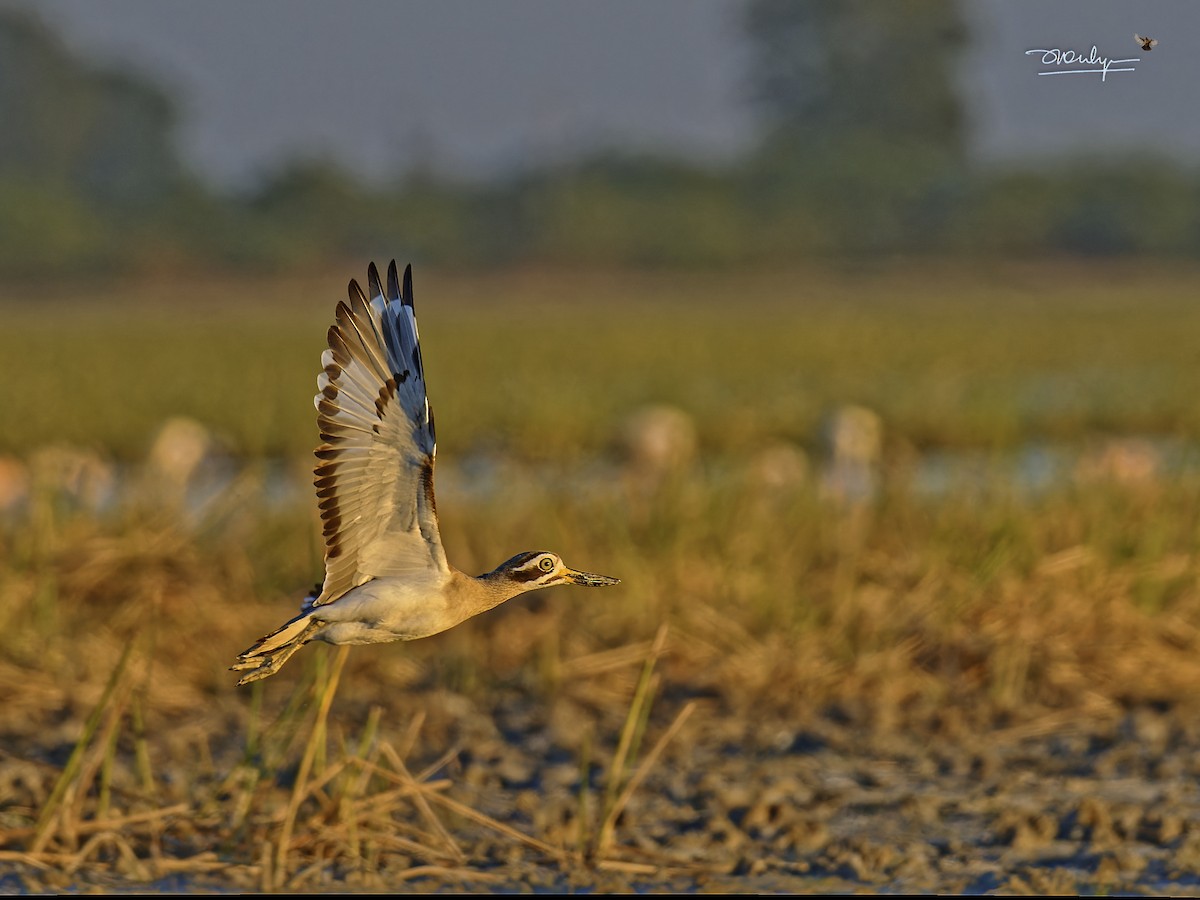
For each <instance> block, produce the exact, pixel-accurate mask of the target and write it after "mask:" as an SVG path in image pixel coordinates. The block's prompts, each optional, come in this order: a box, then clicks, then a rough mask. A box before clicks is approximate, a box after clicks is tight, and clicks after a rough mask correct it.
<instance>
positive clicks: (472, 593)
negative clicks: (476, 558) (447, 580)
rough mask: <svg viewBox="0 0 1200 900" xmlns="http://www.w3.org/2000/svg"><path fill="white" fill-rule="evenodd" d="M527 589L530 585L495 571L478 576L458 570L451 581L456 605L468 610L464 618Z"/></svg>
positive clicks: (490, 607) (496, 604) (494, 605)
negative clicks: (516, 581) (519, 582)
mask: <svg viewBox="0 0 1200 900" xmlns="http://www.w3.org/2000/svg"><path fill="white" fill-rule="evenodd" d="M527 590H529V588H528V587H526V586H524V585H521V584H517V583H515V582H513V581H512V580H510V579H508V578H505V577H503V576H501V575H497V574H496V573H495V572H488V573H486V574H484V575H479V576H478V577H476V576H473V575H467V574H465V573H463V572H457V571H456V572H455V573H454V575H453V576H452V581H451V595H452V596H453V597H454V598H455V602H456V605H458V606H460V607H461V608H462V610H463V611H464V612H466V614H467V615H466V616H465V617H464V618H468V617H470V616H476V615H479V613H481V612H487V611H488V610H489V609H493V608H495V607H497V606H499V605H500V604H501V603H503V602H504V601H505V600H511V599H512V598H513V597H515V596H517V594H523V593H525V591H527Z"/></svg>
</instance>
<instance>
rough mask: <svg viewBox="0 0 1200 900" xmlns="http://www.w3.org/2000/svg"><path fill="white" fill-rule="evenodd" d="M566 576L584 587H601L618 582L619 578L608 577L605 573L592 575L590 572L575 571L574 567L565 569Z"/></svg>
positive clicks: (619, 581)
mask: <svg viewBox="0 0 1200 900" xmlns="http://www.w3.org/2000/svg"><path fill="white" fill-rule="evenodd" d="M567 577H568V578H570V579H571V580H572V581H573V582H575V584H581V585H583V586H584V587H603V586H604V585H606V584H620V583H621V579H620V578H609V577H608V576H607V575H593V574H592V573H591V572H576V571H575V570H574V569H567Z"/></svg>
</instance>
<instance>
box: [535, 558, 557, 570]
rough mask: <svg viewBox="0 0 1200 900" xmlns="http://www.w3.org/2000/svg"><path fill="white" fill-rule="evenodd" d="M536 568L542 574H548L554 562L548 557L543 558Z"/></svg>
mask: <svg viewBox="0 0 1200 900" xmlns="http://www.w3.org/2000/svg"><path fill="white" fill-rule="evenodd" d="M538 568H539V569H541V570H542V571H543V572H549V571H550V570H551V569H553V568H554V560H553V559H552V558H551V557H549V556H543V557H542V558H541V560H540V561H539V562H538Z"/></svg>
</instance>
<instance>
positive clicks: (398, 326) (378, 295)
mask: <svg viewBox="0 0 1200 900" xmlns="http://www.w3.org/2000/svg"><path fill="white" fill-rule="evenodd" d="M367 287H368V290H369V291H370V297H369V299H368V296H367V295H366V294H364V293H363V291H362V289H361V288H360V287H359V285H358V283H357V282H356V281H353V280H352V281H351V282H350V290H349V293H350V297H349V302H348V303H347V302H345V301H343V302H340V303H338V306H337V310H336V313H335V317H334V324H333V326H332V327H331V328H330V329H329V333H328V341H329V349H328V350H326V351H325V352H324V353H322V354H321V366H322V371H321V373H320V375H318V376H317V391H318V392H317V395H316V397H315V398H314V403H315V404H316V407H317V427H318V429H319V431H320V436H321V441H322V443H321V445H320V446H319V447H317V450H316V455H317V460H318V462H317V466H316V469H315V478H314V484H315V486H316V489H317V504H318V506H319V508H320V510H321V520H322V523H323V533H324V539H325V579H324V581H323V582H322V583H321V584H320V585H318V587H317V588H316V589H314V591H313V592H312V593H311V594H310V595H309V596H308V597H306V598H305V599H304V602H303V605H302V606H301V610H300V614H299V615H298V616H296V617H295V618H293V619H291V620H290V621H288V622H287V623H286V624H284V625H283V627H281V628H279V629H278V630H277V631H274V632H272V633H271V634H268V635H267V636H265V637H263V638H261V639H259V640H258V642H256V643H255V644H254V646H252V647H250V648H249V649H248V650H246V651H244V652H243V653H241V654H240V655H239V656H238V661H237V662H236V663H234V665H233V666H231V667H230V668H232V669H234V670H243V671H246V674H245V675H243V676H242V678H241V680H240V681H239V682H238V684H246V683H248V682H251V681H257V680H258V679H260V678H266V677H267V676H268V675H273V674H275V673H276V672H278V671H279V669H280V667H281V666H282V665H283V664H284V663H285V662H287V660H288V658H289V657H291V655H292V654H293V653H295V652H296V651H297V650H299V649H300V648H301V647H302V646H304V644H306V643H308V642H309V641H313V640H321V641H326V642H328V643H331V644H374V643H381V642H385V641H407V640H414V639H416V638H422V637H428V636H429V635H432V634H437V633H438V632H440V631H445V630H446V629H447V628H451V627H453V626H455V625H457V624H458V623H460V622H462V621H464V620H465V619H468V618H470V617H471V616H474V615H477V614H479V613H481V612H485V611H486V610H489V609H491V608H493V607H495V606H498V605H499V604H501V603H503V602H504V601H505V600H508V599H510V598H512V597H515V596H517V595H518V594H522V593H525V592H526V591H532V590H537V589H539V588H544V587H551V586H552V585H556V584H578V585H587V586H592V587H596V586H600V585H607V584H618V583H619V579H616V578H610V577H608V576H607V575H592V574H590V573H587V572H578V571H576V570H574V569H571V568H568V567H567V566H566V565H564V564H563V562H562V560H561V559H559V557H558V556H557V555H555V554H553V553H549V552H545V551H533V552H526V553H519V554H517V555H516V556H514V557H513V558H512V559H510V560H508V561H507V562H504V563H501V564H500V565H499V566H498V567H497V568H496V569H494V570H493V571H491V572H488V573H486V574H484V575H480V576H477V577H475V576H470V575H465V574H463V573H462V572H460V571H458V570H457V569H455V568H454V567H453V566H451V565H450V564H449V563H448V562H447V560H446V553H445V551H444V550H443V549H442V538H441V535H440V534H439V533H438V524H437V509H436V505H435V503H434V496H433V462H434V456H435V454H436V450H437V445H436V441H435V438H434V426H433V410H432V409H431V408H430V406H429V400H428V397H427V396H426V392H425V371H424V367H423V366H422V361H421V344H420V340H419V338H418V334H417V320H416V313H415V311H414V308H413V292H412V267H411V266H409V267H407V268H406V269H405V270H404V279H403V284H401V281H400V278H399V277H398V274H397V271H396V263H395V261H394V260H393V261H392V263H391V265H390V266H389V267H388V273H387V288H386V290H385V289H384V286H383V283H382V282H381V281H380V278H379V271H378V270H377V269H376V268H375V264H374V263H371V265H370V267H369V268H368V270H367Z"/></svg>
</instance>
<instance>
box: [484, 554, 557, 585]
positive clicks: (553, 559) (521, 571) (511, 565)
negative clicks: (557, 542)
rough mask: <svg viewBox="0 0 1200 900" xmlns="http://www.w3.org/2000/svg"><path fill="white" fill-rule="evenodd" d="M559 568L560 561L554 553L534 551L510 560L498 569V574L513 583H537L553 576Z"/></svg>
mask: <svg viewBox="0 0 1200 900" xmlns="http://www.w3.org/2000/svg"><path fill="white" fill-rule="evenodd" d="M558 567H559V559H558V557H557V556H555V555H554V554H553V553H548V552H546V551H545V550H534V551H530V552H528V553H518V554H517V555H516V556H514V557H513V558H512V559H510V560H506V561H505V562H502V563H501V564H500V565H499V566H497V567H496V572H497V573H503V574H504V575H506V576H507V577H508V578H510V579H511V580H513V581H537V580H538V579H539V578H545V577H547V576H550V575H553V574H554V573H555V572H556V571H557V569H558Z"/></svg>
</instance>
